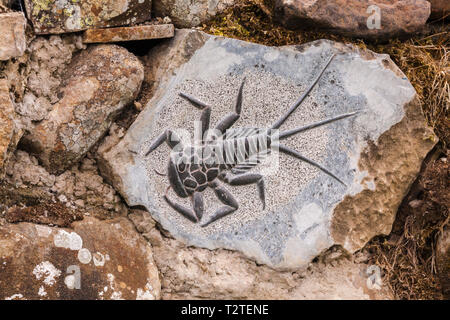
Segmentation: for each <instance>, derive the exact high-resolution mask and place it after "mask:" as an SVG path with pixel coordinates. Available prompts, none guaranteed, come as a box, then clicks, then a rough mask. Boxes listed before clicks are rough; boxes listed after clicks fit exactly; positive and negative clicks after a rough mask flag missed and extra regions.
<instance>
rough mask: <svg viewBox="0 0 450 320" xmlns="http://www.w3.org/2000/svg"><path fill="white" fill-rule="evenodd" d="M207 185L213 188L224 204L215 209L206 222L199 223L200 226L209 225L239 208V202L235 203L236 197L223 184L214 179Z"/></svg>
mask: <svg viewBox="0 0 450 320" xmlns="http://www.w3.org/2000/svg"><path fill="white" fill-rule="evenodd" d="M209 186H210V187H211V188H213V189H214V192H215V193H216V196H217V198H218V199H219V200H220V201H221V202H222V203H223V204H225V206H223V207H220V208H219V209H217V211H216V212H214V214H213V215H212V216H211V218H210V219H209V220H208V221H207V222H206V223H203V224H202V225H201V226H202V227H206V226H208V225H210V224H211V223H213V222H214V221H216V220H218V219H220V218H223V217H225V216H226V215H229V214H230V213H232V212H234V211H236V210H237V209H238V208H239V204H238V203H237V201H236V199H235V198H234V197H233V195H232V194H231V193H230V192H229V191H228V190H227V189H225V188H224V187H223V186H221V185H219V184H218V183H217V182H215V181H213V182H211V183H210V184H209Z"/></svg>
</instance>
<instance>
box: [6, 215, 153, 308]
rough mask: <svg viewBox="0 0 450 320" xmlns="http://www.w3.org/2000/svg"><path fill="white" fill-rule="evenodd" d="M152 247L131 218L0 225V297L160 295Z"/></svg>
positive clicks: (151, 296) (61, 297) (22, 298)
mask: <svg viewBox="0 0 450 320" xmlns="http://www.w3.org/2000/svg"><path fill="white" fill-rule="evenodd" d="M160 290H161V285H160V282H159V278H158V270H157V269H156V267H155V264H154V261H153V256H152V251H151V248H150V246H149V245H148V244H147V242H146V241H145V240H144V239H143V238H142V237H141V236H140V235H139V234H138V233H137V232H136V231H135V229H134V226H133V224H132V223H131V222H130V221H129V220H127V219H125V218H119V219H115V220H109V221H105V222H102V221H99V220H96V219H94V218H85V219H84V220H83V221H79V222H76V223H74V224H73V229H62V228H53V227H48V226H45V225H38V224H32V223H18V224H7V225H4V226H0V299H1V300H5V299H17V300H36V299H51V300H53V299H64V300H66V299H69V300H71V299H73V300H80V299H83V300H93V299H108V300H109V299H148V300H153V299H159V296H160Z"/></svg>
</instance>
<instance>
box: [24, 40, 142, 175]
mask: <svg viewBox="0 0 450 320" xmlns="http://www.w3.org/2000/svg"><path fill="white" fill-rule="evenodd" d="M143 79H144V68H143V66H142V64H141V62H140V61H139V59H138V58H137V57H136V56H135V55H133V54H132V53H130V52H128V51H127V50H126V49H125V48H123V47H119V46H116V45H112V44H103V45H97V46H92V47H90V48H88V49H87V50H84V51H82V52H81V53H80V54H79V55H77V56H75V57H74V58H73V60H72V61H71V63H70V65H69V66H68V68H67V77H66V78H65V80H64V82H63V83H62V85H61V88H60V90H59V94H60V96H61V99H60V100H59V101H58V102H57V103H56V104H55V105H54V106H53V110H52V111H51V112H50V113H49V115H48V116H47V118H46V119H45V120H43V121H41V122H40V123H39V124H38V125H37V126H36V127H35V128H33V130H31V132H30V133H29V134H28V135H26V136H25V137H24V138H25V139H24V143H25V144H26V145H27V146H28V148H29V151H30V152H32V153H33V154H34V155H36V157H38V158H39V159H40V160H41V162H42V164H43V165H44V166H45V167H46V169H47V170H48V171H49V172H52V173H61V172H62V171H64V170H65V169H67V168H68V167H70V166H71V165H72V164H73V163H75V162H77V161H78V160H80V159H81V157H83V156H84V155H85V154H86V152H88V151H89V149H90V148H91V147H92V146H93V145H94V144H95V143H97V141H98V140H99V139H100V138H102V137H103V135H104V134H105V133H106V131H107V130H108V129H109V126H110V125H111V123H112V122H113V121H114V119H115V116H116V115H118V113H119V112H120V111H121V110H122V109H123V108H124V107H125V106H126V105H127V104H129V103H131V102H132V101H133V100H134V98H135V97H136V96H137V94H138V92H139V90H140V87H141V83H142V80H143Z"/></svg>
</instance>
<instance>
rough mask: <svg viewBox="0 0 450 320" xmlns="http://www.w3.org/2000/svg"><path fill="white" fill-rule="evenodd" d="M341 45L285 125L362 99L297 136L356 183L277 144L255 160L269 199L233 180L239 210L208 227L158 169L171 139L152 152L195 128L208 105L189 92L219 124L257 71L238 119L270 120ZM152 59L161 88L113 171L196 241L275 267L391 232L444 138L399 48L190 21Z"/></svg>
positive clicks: (118, 182) (307, 151)
mask: <svg viewBox="0 0 450 320" xmlns="http://www.w3.org/2000/svg"><path fill="white" fill-rule="evenodd" d="M333 54H337V56H336V57H335V58H334V60H333V61H332V62H331V65H330V66H329V67H328V69H327V70H326V71H325V73H324V75H323V77H322V78H321V80H320V81H319V82H318V86H317V87H316V88H315V89H314V90H313V91H312V92H311V94H310V96H309V97H308V98H307V100H305V102H304V103H303V104H302V106H300V108H299V109H298V110H297V111H296V112H294V113H293V114H292V115H291V117H290V118H289V119H288V121H287V122H286V124H284V125H283V126H282V128H281V129H282V130H286V129H292V128H296V127H300V126H303V125H306V124H310V123H314V122H316V121H320V120H323V119H328V118H331V117H333V116H336V115H340V114H344V113H348V112H352V111H357V110H358V111H359V113H358V114H357V115H356V116H354V117H351V118H348V119H345V120H340V121H338V122H335V123H333V124H330V125H327V126H321V127H319V128H315V129H314V130H309V131H307V132H305V133H302V134H298V135H295V136H294V137H291V138H289V140H288V141H287V142H286V144H288V145H289V147H290V148H293V149H295V150H297V151H298V152H300V153H301V154H302V155H304V156H305V157H308V158H310V159H312V160H313V161H316V162H317V163H320V164H322V165H323V166H325V167H327V168H329V169H330V170H331V171H332V172H334V173H335V174H337V176H339V177H340V179H341V180H343V182H345V184H346V185H343V184H341V183H339V182H338V181H336V180H335V179H333V178H332V177H330V176H328V175H326V174H325V173H323V172H322V171H319V170H318V169H317V168H315V167H313V166H311V165H309V164H307V163H304V162H302V161H300V160H298V159H295V158H292V157H289V156H287V155H285V154H281V155H280V156H279V157H277V156H278V155H279V154H278V153H277V152H274V153H273V154H272V155H271V156H270V157H268V158H267V159H266V160H265V161H264V163H263V164H262V165H261V166H258V168H256V169H255V170H256V171H254V172H259V173H262V174H263V175H264V180H265V190H266V208H265V209H263V208H262V204H261V201H260V200H259V199H258V192H257V188H256V187H255V186H254V185H247V186H236V185H235V186H229V185H226V184H225V188H226V189H227V190H229V191H230V192H231V194H232V195H233V196H234V197H235V198H236V200H237V202H238V204H239V209H238V210H237V211H235V212H234V213H232V214H230V215H228V216H226V217H224V218H222V219H220V220H217V221H216V222H214V223H212V224H210V225H209V226H207V227H203V228H202V227H201V226H200V223H198V224H196V223H193V222H191V221H189V220H188V219H186V218H185V217H183V216H182V215H181V214H180V213H178V212H176V211H175V210H173V209H172V208H171V207H170V206H169V205H168V204H167V203H166V201H165V200H164V198H163V196H164V194H165V193H166V189H167V187H168V186H169V181H168V179H167V177H165V176H160V175H158V174H156V173H155V170H157V171H159V172H164V171H165V169H164V168H166V167H167V162H168V160H169V155H170V149H169V148H168V146H166V145H165V144H164V145H161V147H159V148H158V149H156V150H155V151H153V152H152V153H151V154H150V155H149V156H147V157H145V156H144V155H145V153H146V152H147V151H148V149H149V146H150V144H151V142H152V141H153V140H154V139H155V137H157V136H158V135H159V134H160V133H161V132H163V130H164V129H169V128H170V129H174V130H176V129H187V131H188V132H189V133H191V134H192V132H193V131H194V121H199V119H200V113H201V112H200V111H199V110H197V109H196V108H195V107H193V106H192V105H191V104H189V102H187V101H186V100H184V99H182V98H181V97H179V96H178V93H179V92H186V93H188V94H190V95H193V96H194V97H197V98H198V99H201V100H203V101H205V102H206V103H208V105H210V106H211V107H212V111H211V117H212V118H211V124H212V125H214V124H216V123H217V122H218V121H219V120H220V119H222V118H223V117H224V116H225V115H227V114H228V113H229V112H231V111H232V110H234V101H235V99H236V95H237V92H238V89H239V85H240V83H241V81H242V79H243V78H244V77H246V82H245V85H244V89H243V105H242V115H241V118H240V119H239V120H238V122H237V123H236V124H235V125H234V126H233V127H235V128H238V127H255V126H256V127H267V126H269V125H270V124H271V123H274V122H275V121H276V120H277V119H279V118H280V116H281V115H282V114H283V113H285V112H286V110H287V109H288V108H289V106H290V105H291V104H292V103H293V102H295V101H296V100H297V99H298V97H299V96H300V95H301V94H302V92H304V90H305V88H306V87H307V86H308V85H309V84H310V83H311V82H312V81H313V79H314V78H315V77H316V76H317V74H318V73H319V71H320V70H321V68H322V67H323V66H324V64H325V62H326V61H327V60H328V58H329V57H330V56H332V55H333ZM160 59H163V61H160ZM148 60H149V61H153V62H154V65H155V66H159V67H160V69H158V70H154V69H153V70H152V72H153V73H154V74H157V75H162V76H161V77H160V78H159V82H156V83H155V91H154V96H153V98H152V99H151V100H150V101H149V103H148V104H147V106H146V107H145V109H144V110H143V111H142V112H141V113H140V114H139V116H138V118H137V119H136V121H135V122H134V123H133V125H132V126H131V127H130V128H129V130H128V131H127V133H126V135H125V136H124V137H123V139H122V140H121V141H120V142H119V143H118V144H117V145H116V146H114V147H111V146H109V147H108V148H104V149H102V152H101V155H100V157H101V168H102V169H101V170H102V171H103V174H104V175H105V176H107V177H108V179H109V180H110V181H111V182H112V183H113V185H114V186H115V188H116V190H118V191H119V192H120V193H121V194H122V196H123V197H124V199H125V200H126V201H127V203H128V205H130V206H135V205H141V206H144V207H146V208H147V209H148V210H149V212H150V213H151V214H152V216H153V217H154V218H155V219H156V220H157V221H158V222H159V223H160V224H161V225H162V226H163V228H164V229H166V230H168V231H169V232H170V233H171V234H172V235H173V236H174V237H175V238H177V239H182V240H183V241H184V242H186V243H187V244H189V245H194V246H199V247H204V248H208V249H215V248H226V249H232V250H239V251H241V252H242V253H244V254H245V255H246V256H247V257H251V258H253V259H255V260H256V261H258V262H259V263H264V264H267V265H269V266H271V267H275V268H297V267H302V266H305V265H307V264H308V263H309V262H310V261H311V260H312V259H313V258H314V257H315V256H317V255H319V254H320V253H321V252H323V251H324V250H326V249H328V248H329V247H331V246H333V245H342V246H343V247H344V248H345V249H346V250H348V251H351V252H354V251H356V250H358V249H360V248H361V247H363V246H364V245H365V244H366V243H367V241H368V240H369V239H371V238H372V237H373V236H375V235H378V234H388V233H389V232H390V230H391V227H392V223H393V221H394V218H395V213H396V211H397V208H398V206H399V204H400V203H401V201H402V199H403V197H404V195H405V194H406V192H407V191H408V188H409V187H410V185H411V183H412V182H413V181H414V179H415V177H416V175H417V173H418V172H419V169H420V165H421V163H422V160H423V158H424V157H425V155H426V154H427V152H428V151H429V150H430V149H431V148H432V147H433V145H434V144H435V143H436V139H435V136H434V135H433V132H432V130H431V129H430V128H428V127H426V126H425V120H424V117H423V114H422V112H421V108H420V104H419V103H418V100H417V97H416V92H415V90H414V89H413V87H412V86H411V84H410V83H409V82H408V80H407V78H406V77H405V75H404V74H403V73H402V72H401V71H400V70H399V69H398V68H397V67H396V66H395V65H394V63H393V62H392V61H391V60H390V58H389V57H388V56H387V55H379V54H375V53H373V52H371V51H365V50H360V49H358V48H357V47H355V46H352V45H344V44H340V43H335V42H331V41H325V40H321V41H316V42H312V43H310V44H305V45H302V46H290V47H283V48H273V47H266V46H261V45H257V44H251V43H246V42H242V41H239V40H234V39H227V38H220V37H214V36H209V35H206V34H203V33H201V32H198V31H194V30H182V31H177V32H176V36H175V38H174V39H173V40H170V41H168V42H167V43H166V45H165V46H161V47H159V48H157V49H155V51H154V52H150V55H149V57H148ZM148 72H150V71H148ZM149 78H152V77H149ZM153 78H156V79H157V78H158V77H154V76H153ZM184 141H185V142H186V140H184ZM399 145H401V146H402V147H401V148H399V147H398V146H399ZM203 194H204V206H205V208H206V212H205V214H204V216H203V217H202V219H201V222H202V223H204V222H206V221H208V220H209V218H210V217H211V216H212V214H213V213H214V211H215V210H217V209H218V208H219V207H220V206H221V203H220V201H219V200H218V199H217V197H216V195H215V194H214V192H213V191H212V189H210V188H208V189H206V190H205V191H204V192H203ZM168 196H169V198H171V199H172V200H173V201H175V202H177V203H179V204H182V205H183V206H185V207H187V208H191V204H190V202H189V201H187V199H188V198H185V199H183V198H179V197H177V195H176V194H175V193H174V192H173V191H172V190H171V191H170V192H169V193H168Z"/></svg>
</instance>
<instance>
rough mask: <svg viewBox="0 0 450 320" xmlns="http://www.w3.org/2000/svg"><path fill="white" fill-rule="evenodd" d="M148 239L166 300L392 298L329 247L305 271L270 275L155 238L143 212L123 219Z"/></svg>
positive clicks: (227, 254)
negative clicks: (128, 220)
mask: <svg viewBox="0 0 450 320" xmlns="http://www.w3.org/2000/svg"><path fill="white" fill-rule="evenodd" d="M129 217H130V218H131V220H132V221H133V222H134V224H135V225H136V228H137V230H138V231H139V232H141V233H142V234H143V236H144V237H145V238H147V239H148V240H149V242H150V243H151V245H152V249H153V252H154V258H155V263H156V266H157V267H158V270H159V272H160V274H161V298H162V299H164V300H172V299H392V294H391V293H390V292H389V290H388V288H387V286H386V285H385V284H384V283H383V282H382V281H381V285H380V287H378V288H375V287H373V286H370V284H369V286H368V285H367V283H368V274H367V269H368V267H369V266H368V265H367V264H365V263H364V262H359V263H355V262H354V261H353V260H354V259H352V258H351V257H348V256H346V255H345V254H343V253H342V250H339V248H333V249H331V250H329V252H326V253H324V254H323V255H322V256H321V257H320V258H319V259H318V262H317V263H312V264H311V265H310V267H309V268H308V270H304V271H301V270H295V271H294V272H290V271H286V272H281V271H276V270H273V269H271V268H269V267H267V266H264V265H262V266H261V265H257V264H256V263H254V262H253V261H250V260H248V259H246V258H245V257H243V256H242V255H241V254H239V253H237V252H232V251H228V250H214V251H210V250H207V249H200V248H194V247H189V246H187V245H185V244H183V243H182V242H180V241H177V240H174V239H171V238H168V237H165V236H164V235H161V233H160V231H159V230H158V229H157V228H155V227H154V225H155V221H154V220H153V219H152V218H151V217H150V216H149V213H147V212H145V211H143V210H133V213H132V214H130V215H129Z"/></svg>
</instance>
